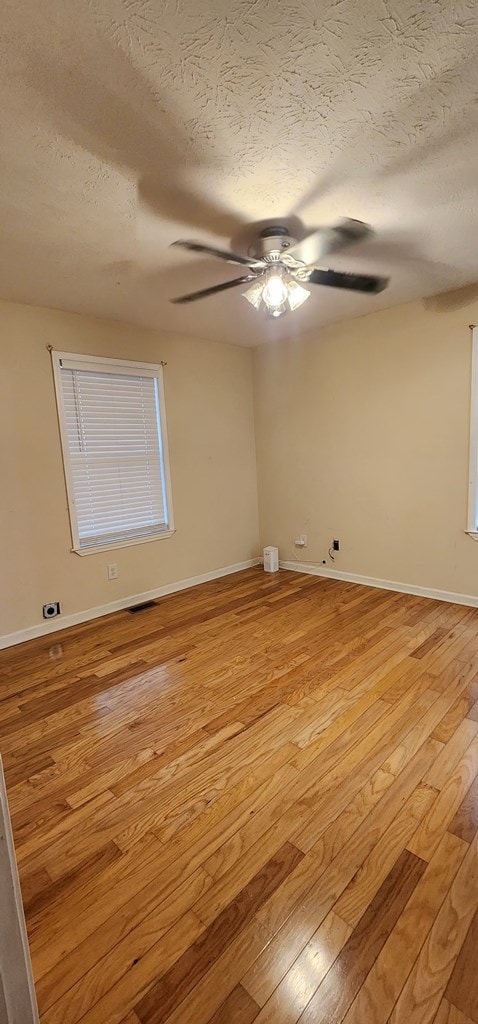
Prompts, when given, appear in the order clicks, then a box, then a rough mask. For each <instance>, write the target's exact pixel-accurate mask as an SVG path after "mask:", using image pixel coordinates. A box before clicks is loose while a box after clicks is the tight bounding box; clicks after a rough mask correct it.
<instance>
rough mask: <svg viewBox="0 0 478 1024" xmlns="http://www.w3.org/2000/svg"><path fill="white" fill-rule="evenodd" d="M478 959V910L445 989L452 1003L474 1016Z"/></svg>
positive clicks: (477, 989) (477, 999)
mask: <svg viewBox="0 0 478 1024" xmlns="http://www.w3.org/2000/svg"><path fill="white" fill-rule="evenodd" d="M477 959H478V912H475V915H474V917H473V920H472V922H471V924H470V927H469V929H468V934H467V936H466V939H465V941H464V943H463V945H462V947H461V949H460V952H459V954H458V959H457V961H456V964H455V966H454V968H453V973H452V975H451V978H450V980H449V982H448V985H447V987H446V991H445V995H446V998H447V999H449V1001H450V1003H452V1004H453V1005H454V1006H456V1007H458V1009H459V1010H461V1011H462V1013H464V1014H465V1016H466V1015H468V1016H469V1017H472V1018H473V1017H476V1016H477V1011H478V970H477Z"/></svg>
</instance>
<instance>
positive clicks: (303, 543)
mask: <svg viewBox="0 0 478 1024" xmlns="http://www.w3.org/2000/svg"><path fill="white" fill-rule="evenodd" d="M294 544H295V546H296V548H306V547H307V534H306V533H301V534H300V535H299V536H298V537H296V538H295V541H294Z"/></svg>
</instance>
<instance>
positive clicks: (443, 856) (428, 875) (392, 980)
mask: <svg viewBox="0 0 478 1024" xmlns="http://www.w3.org/2000/svg"><path fill="white" fill-rule="evenodd" d="M466 851H467V845H466V843H464V842H463V841H462V840H460V839H457V838H456V836H450V835H448V833H445V835H444V837H443V839H442V841H441V843H440V845H439V847H438V849H437V851H436V853H435V855H434V856H433V857H432V859H431V861H430V863H429V864H428V865H427V868H426V871H425V872H424V875H423V877H422V878H421V879H420V881H419V882H418V884H417V886H416V889H415V891H414V892H413V894H412V896H411V898H410V899H409V901H408V903H407V905H406V907H405V909H404V911H403V913H402V914H401V915H400V917H399V919H398V921H397V924H396V925H395V928H394V929H393V930H392V932H391V935H390V937H389V938H388V939H387V942H386V943H385V945H384V947H383V949H382V951H381V952H380V953H379V955H378V957H377V959H376V961H375V963H374V965H373V967H372V969H371V970H370V972H369V974H368V975H367V978H366V979H365V981H364V984H363V985H362V987H361V988H360V991H359V992H358V994H357V996H356V998H355V999H354V1002H353V1003H352V1005H351V1007H350V1009H349V1011H348V1013H347V1014H346V1016H345V1018H344V1024H363V1021H367V1022H368V1024H385V1022H386V1021H387V1020H388V1017H389V1014H390V1013H391V1011H392V1009H393V1006H394V1004H395V1002H396V1001H397V999H398V997H399V995H400V992H401V990H402V988H403V986H404V984H405V981H406V979H407V977H408V975H409V973H410V971H411V969H412V967H413V964H414V963H415V960H416V959H417V957H418V955H419V953H420V950H421V947H422V945H423V943H424V941H425V939H426V937H427V935H428V933H429V931H430V928H431V927H432V924H433V922H434V920H435V918H436V916H437V913H438V911H439V909H440V907H441V904H442V903H443V900H444V898H445V894H446V893H447V892H448V890H449V889H450V887H451V885H452V883H453V880H454V878H455V875H456V873H457V871H458V868H459V867H460V864H461V863H462V861H463V858H464V856H465V853H466Z"/></svg>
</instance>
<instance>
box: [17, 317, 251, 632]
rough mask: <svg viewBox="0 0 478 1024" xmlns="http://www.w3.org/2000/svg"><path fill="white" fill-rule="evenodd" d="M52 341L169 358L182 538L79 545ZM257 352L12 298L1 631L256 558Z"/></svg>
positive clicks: (120, 354) (74, 348) (77, 348)
mask: <svg viewBox="0 0 478 1024" xmlns="http://www.w3.org/2000/svg"><path fill="white" fill-rule="evenodd" d="M48 344H51V345H53V347H54V348H56V349H59V350H64V351H71V352H85V353H89V354H91V355H104V356H112V357H115V358H124V359H135V358H138V359H139V360H145V361H150V362H157V361H159V360H160V359H164V360H166V361H167V364H168V365H167V367H166V369H165V374H164V385H165V393H166V410H167V418H168V433H169V447H170V460H171V477H172V492H173V505H174V516H175V526H176V531H177V532H176V534H175V535H174V536H173V537H171V538H167V539H166V538H165V539H162V540H158V541H154V542H151V543H147V544H139V545H135V546H133V547H126V548H123V549H118V550H116V551H110V552H104V553H97V554H94V555H88V556H82V557H80V556H79V555H76V554H72V553H71V551H70V547H71V539H70V532H69V520H68V513H67V508H66V493H65V485H64V478H63V471H62V461H61V449H60V440H59V433H58V426H57V417H56V405H55V397H54V388H53V378H52V370H51V360H50V356H49V353H48V351H47V349H46V346H47V345H48ZM251 361H252V356H251V351H250V350H249V349H245V348H240V347H237V346H233V345H221V344H216V343H213V342H207V341H204V342H202V341H197V340H194V339H187V338H184V337H181V336H179V335H174V334H160V333H155V332H153V331H146V330H141V329H139V328H137V327H132V326H129V325H126V324H120V323H116V322H109V321H104V320H95V319H89V318H87V317H82V316H76V315H74V314H67V313H62V312H58V311H54V310H47V309H37V308H32V307H29V306H19V305H14V304H11V303H3V302H2V303H0V392H1V395H0V437H1V451H0V487H1V500H0V571H1V583H0V635H4V634H9V633H11V632H14V631H17V630H21V629H25V628H27V627H31V626H35V625H36V624H39V623H41V621H42V605H43V604H44V603H45V602H47V601H51V600H60V602H61V605H62V612H63V614H64V615H69V614H72V613H75V612H80V611H83V610H86V609H88V608H93V607H96V606H99V605H103V604H106V603H109V602H111V601H116V600H119V599H122V598H125V597H129V596H132V595H135V594H141V593H144V592H146V591H148V590H153V589H155V588H158V587H161V586H163V585H166V584H169V583H171V582H176V581H179V580H181V579H184V578H189V577H191V576H196V575H199V574H201V573H206V572H209V571H211V570H214V569H217V568H220V567H222V566H228V565H231V564H235V563H237V562H241V561H243V560H247V559H250V558H252V557H254V556H255V555H257V553H258V527H257V494H256V466H255V450H254V421H253V408H252V380H251ZM111 561H114V562H117V563H118V567H119V579H118V580H115V581H111V582H110V581H108V579H107V574H106V565H107V563H108V562H111Z"/></svg>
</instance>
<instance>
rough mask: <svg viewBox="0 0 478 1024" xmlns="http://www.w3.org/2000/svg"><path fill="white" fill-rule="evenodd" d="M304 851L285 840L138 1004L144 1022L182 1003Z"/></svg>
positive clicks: (157, 1023)
mask: <svg viewBox="0 0 478 1024" xmlns="http://www.w3.org/2000/svg"><path fill="white" fill-rule="evenodd" d="M302 856H303V854H301V852H300V850H298V849H297V848H296V847H295V846H292V845H291V844H290V843H286V844H285V846H283V847H282V848H281V849H280V850H278V852H277V854H276V855H275V856H274V857H273V858H272V859H271V860H270V861H269V862H268V863H267V864H266V865H265V867H264V868H263V869H262V871H260V872H259V874H258V875H256V876H255V878H253V879H252V881H251V882H250V883H249V885H248V886H247V887H246V888H245V889H244V890H243V891H242V892H241V893H240V894H239V895H238V896H237V897H236V898H235V899H234V900H233V902H232V903H231V904H230V905H229V906H228V907H226V909H225V910H224V911H222V913H220V914H219V915H218V917H216V918H215V919H214V920H213V921H212V923H211V924H210V925H209V927H208V928H207V929H206V931H205V932H204V934H203V935H202V936H201V937H200V938H199V939H198V940H197V941H196V942H195V943H194V945H192V946H191V947H190V948H189V949H188V951H187V953H185V954H184V955H183V957H181V959H180V960H178V961H177V962H176V963H175V965H174V967H173V968H171V970H170V972H169V973H168V974H165V975H163V977H162V978H161V980H160V981H158V983H157V984H156V985H155V986H154V987H153V988H152V989H151V990H150V991H149V992H148V993H147V994H146V995H145V996H144V997H143V999H142V1000H141V1001H140V1002H139V1003H138V1004H137V1005H136V1006H135V1012H136V1014H137V1016H138V1017H139V1019H140V1021H141V1022H142V1024H161V1022H162V1021H164V1020H166V1018H167V1017H168V1016H169V1014H170V1013H171V1011H172V1010H174V1009H175V1007H176V1006H177V1005H179V1004H180V1003H181V1002H182V1000H183V999H184V998H185V996H186V995H187V994H188V992H190V991H191V989H192V988H194V985H195V983H196V981H197V980H198V979H199V978H200V977H201V976H202V975H203V974H204V973H205V971H206V970H207V968H208V966H209V965H210V964H211V963H212V962H213V961H214V959H215V958H216V957H217V955H218V953H219V951H220V950H221V949H222V947H223V944H224V943H225V942H226V941H228V940H230V939H231V937H233V936H234V934H235V933H236V932H237V931H238V930H239V929H241V928H243V927H244V926H245V925H246V924H247V923H248V921H250V920H251V919H252V917H253V916H254V914H255V913H256V911H257V909H258V908H259V907H260V906H261V904H262V903H264V902H265V901H266V900H267V898H268V896H269V895H270V894H271V893H272V892H274V890H275V889H277V888H278V887H279V886H280V884H281V882H282V881H283V880H284V878H286V877H287V875H288V874H289V873H290V872H291V871H293V869H294V867H295V866H296V865H297V864H298V863H299V861H300V860H301V859H302Z"/></svg>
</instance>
